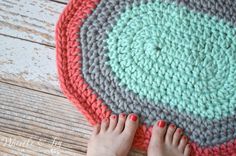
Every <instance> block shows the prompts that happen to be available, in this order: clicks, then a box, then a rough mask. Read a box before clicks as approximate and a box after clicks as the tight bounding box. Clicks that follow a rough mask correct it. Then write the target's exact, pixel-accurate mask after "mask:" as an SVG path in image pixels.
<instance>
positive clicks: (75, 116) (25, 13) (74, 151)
mask: <svg viewBox="0 0 236 156" xmlns="http://www.w3.org/2000/svg"><path fill="white" fill-rule="evenodd" d="M66 3H67V0H0V156H8V155H9V156H11V155H17V156H28V155H32V156H41V155H42V156H44V155H53V156H55V155H61V156H67V155H68V156H72V155H73V156H74V155H76V156H77V155H78V156H79V155H85V153H86V146H87V141H88V138H89V135H90V133H91V129H92V128H91V126H90V125H89V124H88V122H87V121H86V120H85V119H84V117H83V116H82V115H81V114H80V113H79V112H78V111H77V110H76V109H75V107H74V106H73V105H72V104H71V103H70V102H69V101H68V100H67V99H66V98H65V97H64V95H63V94H62V93H61V91H60V88H59V84H58V78H57V73H56V63H55V44H54V42H55V41H54V28H55V23H56V21H57V20H58V17H59V14H60V13H61V12H62V10H63V8H64V7H65V6H66ZM130 155H144V154H141V153H139V152H137V151H132V152H131V153H130Z"/></svg>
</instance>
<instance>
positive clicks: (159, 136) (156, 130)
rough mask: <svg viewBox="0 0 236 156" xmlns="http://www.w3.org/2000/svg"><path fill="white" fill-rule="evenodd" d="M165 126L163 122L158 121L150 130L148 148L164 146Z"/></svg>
mask: <svg viewBox="0 0 236 156" xmlns="http://www.w3.org/2000/svg"><path fill="white" fill-rule="evenodd" d="M166 130H167V126H166V122H165V121H164V120H160V121H158V122H157V123H156V124H155V125H154V126H153V128H152V137H151V140H150V146H160V145H162V144H164V140H165V134H166Z"/></svg>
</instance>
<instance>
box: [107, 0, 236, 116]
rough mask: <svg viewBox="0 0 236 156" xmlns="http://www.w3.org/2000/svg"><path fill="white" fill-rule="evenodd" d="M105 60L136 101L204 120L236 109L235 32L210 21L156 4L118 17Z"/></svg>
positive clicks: (184, 10)
mask: <svg viewBox="0 0 236 156" xmlns="http://www.w3.org/2000/svg"><path fill="white" fill-rule="evenodd" d="M106 42H107V48H108V52H107V56H108V57H109V61H108V62H107V63H108V64H109V66H110V67H111V69H112V71H113V72H114V73H115V76H116V77H117V78H119V81H120V85H122V86H125V87H127V89H129V90H131V91H132V92H134V93H136V94H138V95H139V96H140V97H141V98H145V99H147V100H149V101H154V103H155V104H156V105H158V104H159V103H161V104H164V105H168V106H170V107H172V108H173V109H178V110H179V111H180V112H186V113H188V114H190V115H195V116H200V117H203V118H207V119H220V118H222V117H225V116H229V115H233V114H234V113H235V110H236V29H235V28H233V27H232V26H231V24H230V23H226V22H225V21H223V20H219V19H217V18H215V17H210V16H208V15H204V14H200V13H195V12H193V11H190V10H188V9H186V8H184V7H180V6H177V5H175V4H168V3H163V2H159V1H156V2H154V3H148V4H141V5H140V6H135V7H133V8H131V9H127V10H126V11H125V12H124V13H121V15H120V17H119V19H117V23H116V25H115V26H114V27H113V29H112V30H111V32H109V33H108V39H107V41H106Z"/></svg>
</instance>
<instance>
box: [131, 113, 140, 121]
mask: <svg viewBox="0 0 236 156" xmlns="http://www.w3.org/2000/svg"><path fill="white" fill-rule="evenodd" d="M137 119H138V117H137V116H136V115H134V114H132V115H131V116H130V120H132V121H136V120H137Z"/></svg>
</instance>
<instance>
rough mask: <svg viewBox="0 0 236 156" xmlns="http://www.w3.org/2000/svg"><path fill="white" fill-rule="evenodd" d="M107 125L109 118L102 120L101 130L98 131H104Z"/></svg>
mask: <svg viewBox="0 0 236 156" xmlns="http://www.w3.org/2000/svg"><path fill="white" fill-rule="evenodd" d="M108 125H109V120H108V119H107V118H105V119H103V120H102V123H101V130H100V132H102V133H103V132H105V131H106V130H107V128H108Z"/></svg>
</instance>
